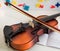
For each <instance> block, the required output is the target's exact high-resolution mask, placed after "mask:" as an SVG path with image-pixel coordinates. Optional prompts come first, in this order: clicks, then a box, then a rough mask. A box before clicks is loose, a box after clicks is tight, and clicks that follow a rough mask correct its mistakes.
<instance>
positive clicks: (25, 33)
mask: <svg viewBox="0 0 60 51" xmlns="http://www.w3.org/2000/svg"><path fill="white" fill-rule="evenodd" d="M9 4H10V3H9ZM10 5H12V4H10ZM12 6H13V7H15V8H17V7H16V6H14V5H12ZM17 9H18V8H17ZM18 10H20V9H18ZM20 11H22V10H20ZM22 12H23V11H22ZM23 13H25V14H27V13H26V12H23ZM27 15H29V16H30V17H33V21H32V23H33V24H34V28H33V27H32V26H31V25H29V23H25V24H24V23H19V24H14V25H11V26H5V27H4V35H5V42H6V43H7V44H8V45H9V46H11V47H12V48H14V49H16V50H27V49H29V48H31V47H32V46H33V45H34V44H35V43H36V42H38V41H39V36H40V35H42V34H44V33H47V32H51V29H52V30H56V31H58V32H59V30H58V29H56V28H54V27H56V25H57V24H58V22H57V20H56V19H55V18H56V17H57V16H60V13H58V14H55V15H52V16H45V15H42V16H39V17H37V19H36V18H34V16H32V15H30V14H27ZM36 20H37V21H36ZM40 20H41V21H40ZM43 21H44V22H43ZM45 30H46V31H45Z"/></svg>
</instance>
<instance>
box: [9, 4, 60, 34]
mask: <svg viewBox="0 0 60 51" xmlns="http://www.w3.org/2000/svg"><path fill="white" fill-rule="evenodd" d="M9 4H10V5H11V6H13V7H14V8H16V9H17V10H19V12H21V13H22V14H24V15H26V16H28V17H30V18H32V19H33V20H35V21H37V22H39V23H40V24H42V25H44V26H46V27H48V28H49V29H52V30H53V31H56V32H59V33H60V30H59V29H57V28H55V27H52V26H51V25H48V24H47V23H46V22H44V21H41V20H39V19H37V18H35V17H34V16H32V15H30V14H28V13H27V12H24V11H23V10H21V9H19V8H18V7H16V6H14V5H13V4H11V3H9Z"/></svg>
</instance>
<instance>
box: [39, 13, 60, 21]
mask: <svg viewBox="0 0 60 51" xmlns="http://www.w3.org/2000/svg"><path fill="white" fill-rule="evenodd" d="M58 16H60V13H57V14H54V15H51V16H46V17H45V18H41V19H40V20H42V21H45V22H46V21H50V20H52V19H55V18H56V17H58Z"/></svg>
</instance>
